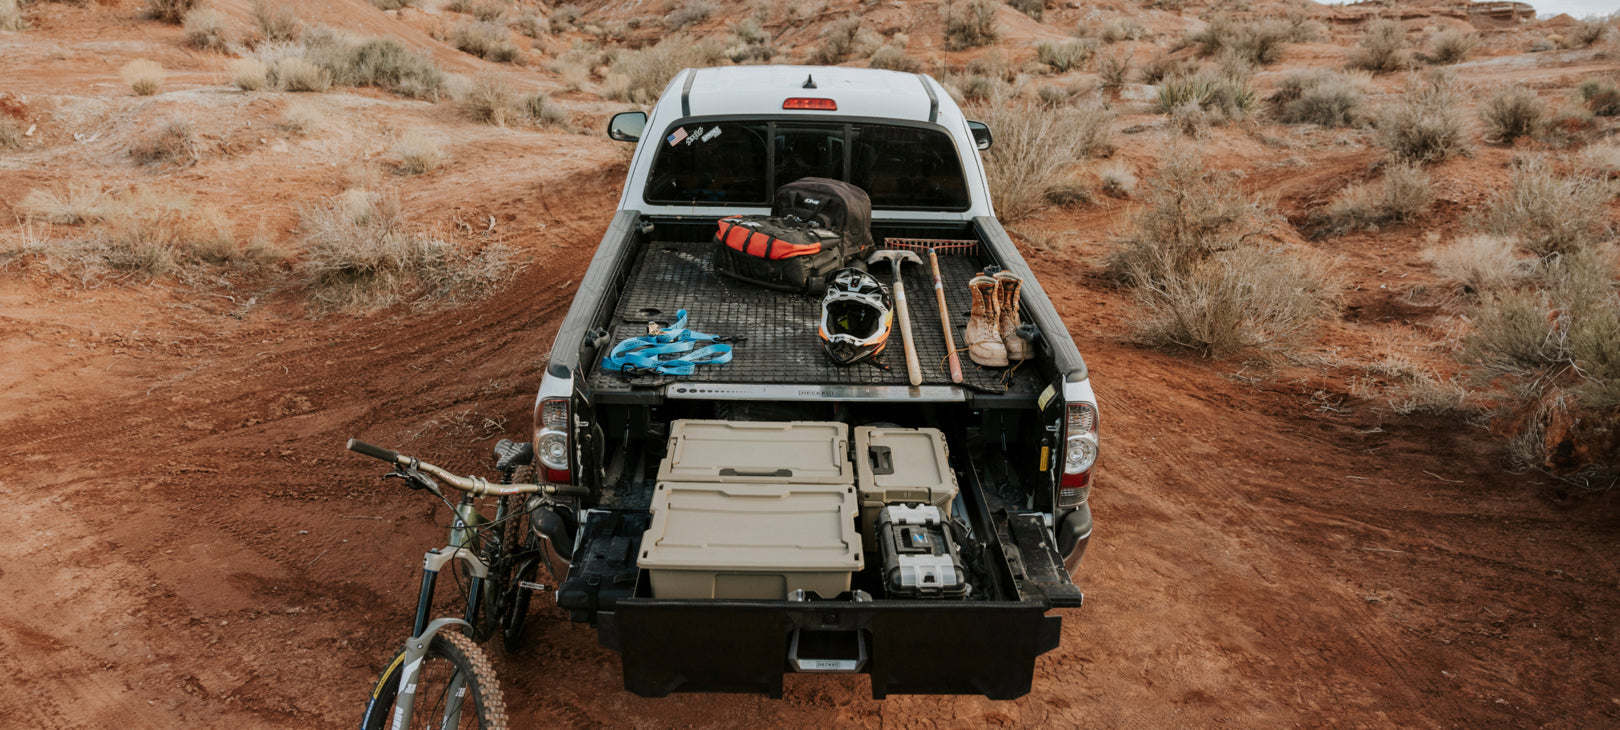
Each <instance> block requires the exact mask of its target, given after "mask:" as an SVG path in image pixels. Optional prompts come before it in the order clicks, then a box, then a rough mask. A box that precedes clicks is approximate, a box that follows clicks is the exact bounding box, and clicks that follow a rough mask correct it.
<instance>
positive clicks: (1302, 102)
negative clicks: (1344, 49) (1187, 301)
mask: <svg viewBox="0 0 1620 730" xmlns="http://www.w3.org/2000/svg"><path fill="white" fill-rule="evenodd" d="M1269 101H1270V102H1271V104H1272V109H1273V114H1275V116H1276V117H1277V121H1280V122H1285V123H1289V124H1320V125H1322V126H1324V127H1348V126H1352V125H1354V124H1356V123H1357V121H1358V120H1359V119H1360V118H1361V101H1362V95H1361V91H1360V90H1359V89H1357V88H1356V87H1355V86H1354V85H1352V84H1351V83H1350V82H1349V81H1347V80H1346V79H1345V78H1344V77H1343V76H1341V75H1340V74H1337V73H1333V72H1331V71H1328V72H1321V73H1310V72H1297V73H1294V74H1291V75H1289V76H1286V77H1284V78H1283V79H1282V80H1281V81H1279V82H1278V84H1277V91H1276V93H1274V94H1272V96H1271V98H1270V99H1269Z"/></svg>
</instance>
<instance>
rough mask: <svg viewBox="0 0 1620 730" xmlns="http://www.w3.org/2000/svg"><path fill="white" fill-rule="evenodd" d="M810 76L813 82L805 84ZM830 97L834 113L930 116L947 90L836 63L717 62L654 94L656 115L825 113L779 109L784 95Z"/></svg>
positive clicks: (907, 76)
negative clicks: (737, 64) (719, 65)
mask: <svg viewBox="0 0 1620 730" xmlns="http://www.w3.org/2000/svg"><path fill="white" fill-rule="evenodd" d="M810 81H813V82H814V88H805V86H806V83H807V82H810ZM796 97H809V98H815V99H831V100H833V101H834V102H836V103H837V105H838V109H837V114H838V115H839V116H853V117H881V118H887V119H904V120H911V121H919V122H927V121H934V120H935V119H936V118H937V116H938V112H939V109H940V105H942V104H945V105H949V106H951V107H954V106H955V104H954V103H953V102H952V101H951V99H950V96H949V95H947V94H945V93H944V90H943V89H941V88H939V86H938V84H937V82H934V81H933V80H932V79H929V78H928V77H926V76H924V75H922V74H914V73H902V72H899V71H884V70H881V69H871V68H844V67H841V66H722V67H718V68H699V69H685V70H683V71H681V72H680V73H679V74H676V76H675V78H674V79H673V80H671V81H670V84H669V87H668V88H666V89H665V90H664V95H663V97H662V98H661V99H660V100H659V102H658V105H659V107H669V108H667V109H666V108H660V109H659V110H658V111H659V114H657V116H658V117H659V118H661V119H675V118H680V117H691V116H707V115H713V114H727V115H731V114H745V115H754V114H769V115H772V116H776V115H784V114H786V115H805V116H812V117H813V116H817V115H826V114H827V113H828V112H826V111H817V110H795V109H783V108H782V104H783V102H785V101H786V100H788V99H790V98H796Z"/></svg>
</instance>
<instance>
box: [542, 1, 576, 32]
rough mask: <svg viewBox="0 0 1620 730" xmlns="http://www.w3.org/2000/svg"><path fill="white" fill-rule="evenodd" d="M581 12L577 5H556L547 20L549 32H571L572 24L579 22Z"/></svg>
mask: <svg viewBox="0 0 1620 730" xmlns="http://www.w3.org/2000/svg"><path fill="white" fill-rule="evenodd" d="M583 12H584V11H582V10H580V9H579V6H577V5H573V4H567V5H558V6H557V7H556V8H554V9H553V10H552V11H551V17H550V18H549V24H550V26H551V32H552V33H566V32H568V31H570V30H573V29H574V24H575V23H577V22H579V16H580V15H581V14H582V13H583Z"/></svg>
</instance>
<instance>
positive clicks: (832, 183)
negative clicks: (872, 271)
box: [714, 177, 873, 297]
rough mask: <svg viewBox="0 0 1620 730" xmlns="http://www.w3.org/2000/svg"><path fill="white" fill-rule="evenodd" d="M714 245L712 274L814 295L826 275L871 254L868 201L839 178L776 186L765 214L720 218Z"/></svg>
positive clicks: (869, 207) (822, 287) (865, 196)
mask: <svg viewBox="0 0 1620 730" xmlns="http://www.w3.org/2000/svg"><path fill="white" fill-rule="evenodd" d="M714 242H715V246H714V270H715V271H716V272H718V273H721V274H724V275H726V276H730V277H732V278H736V279H741V280H743V281H747V282H750V283H753V284H758V285H760V286H763V287H768V288H771V289H780V290H783V291H797V292H803V293H806V294H810V295H813V296H817V297H819V296H821V293H822V289H824V288H826V286H827V275H828V274H830V273H832V272H833V271H834V270H837V269H841V268H843V267H845V266H847V265H849V262H851V261H853V260H855V259H859V258H865V256H866V255H867V254H869V253H871V250H872V248H873V245H872V203H871V199H870V198H869V197H868V196H867V195H866V191H864V190H861V189H860V188H858V187H856V186H854V185H851V184H849V183H846V182H843V181H840V180H828V179H824V178H813V177H811V178H804V179H802V180H798V181H795V182H791V183H788V184H786V185H783V186H782V187H780V188H777V190H776V196H775V200H774V203H773V204H772V206H771V215H769V216H763V215H734V216H731V217H729V218H722V219H721V220H720V223H719V230H717V231H716V232H715V236H714Z"/></svg>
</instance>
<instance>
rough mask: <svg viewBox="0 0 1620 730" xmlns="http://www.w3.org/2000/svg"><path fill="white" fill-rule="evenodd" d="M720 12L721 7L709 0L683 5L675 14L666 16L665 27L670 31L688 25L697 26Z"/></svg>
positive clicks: (699, 0)
mask: <svg viewBox="0 0 1620 730" xmlns="http://www.w3.org/2000/svg"><path fill="white" fill-rule="evenodd" d="M718 12H720V6H719V5H716V4H715V3H713V2H709V0H697V2H688V3H681V6H680V7H679V8H678V9H676V10H675V12H673V13H670V14H669V15H666V16H664V27H665V28H667V29H669V30H672V31H673V30H680V29H682V28H685V27H686V26H688V25H697V24H698V23H701V22H703V21H705V20H708V19H709V18H712V17H714V15H715V14H716V13H718Z"/></svg>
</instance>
